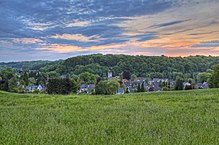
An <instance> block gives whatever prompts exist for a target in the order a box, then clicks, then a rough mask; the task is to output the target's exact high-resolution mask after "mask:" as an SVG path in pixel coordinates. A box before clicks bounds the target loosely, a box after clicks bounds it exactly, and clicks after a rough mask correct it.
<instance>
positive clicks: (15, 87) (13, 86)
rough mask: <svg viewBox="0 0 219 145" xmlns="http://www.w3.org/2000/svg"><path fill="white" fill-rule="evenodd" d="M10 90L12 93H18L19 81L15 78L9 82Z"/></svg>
mask: <svg viewBox="0 0 219 145" xmlns="http://www.w3.org/2000/svg"><path fill="white" fill-rule="evenodd" d="M8 88H9V91H10V92H15V93H17V92H18V80H17V78H16V77H15V76H14V77H13V78H11V79H10V80H9V81H8Z"/></svg>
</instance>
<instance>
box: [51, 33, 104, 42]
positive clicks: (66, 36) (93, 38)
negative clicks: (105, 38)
mask: <svg viewBox="0 0 219 145" xmlns="http://www.w3.org/2000/svg"><path fill="white" fill-rule="evenodd" d="M50 38H55V39H64V40H75V41H80V42H98V41H100V40H101V39H100V37H99V36H96V35H93V36H90V37H87V36H84V35H81V34H63V35H59V34H57V35H55V36H51V37H50Z"/></svg>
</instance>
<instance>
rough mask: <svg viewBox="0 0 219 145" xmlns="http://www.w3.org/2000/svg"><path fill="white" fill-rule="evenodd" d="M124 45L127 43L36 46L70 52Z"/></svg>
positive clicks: (42, 48) (59, 51)
mask: <svg viewBox="0 0 219 145" xmlns="http://www.w3.org/2000/svg"><path fill="white" fill-rule="evenodd" d="M123 46H125V45H124V44H111V45H100V46H91V47H79V46H72V45H58V44H52V45H49V46H44V47H40V48H36V50H49V51H54V52H58V53H68V52H80V51H91V50H102V49H112V48H120V47H123Z"/></svg>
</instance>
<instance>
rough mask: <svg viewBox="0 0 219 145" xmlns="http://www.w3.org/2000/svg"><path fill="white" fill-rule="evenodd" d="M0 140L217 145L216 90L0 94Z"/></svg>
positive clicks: (58, 144)
mask: <svg viewBox="0 0 219 145" xmlns="http://www.w3.org/2000/svg"><path fill="white" fill-rule="evenodd" d="M0 144H7V145H15V144H21V145H24V144H28V145H30V144H36V145H40V144H42V145H62V144H63V145H70V144H76V145H79V144H94V145H97V144H104V145H105V144H113V145H115V144H119V145H121V144H131V145H140V144H145V145H149V144H151V145H162V144H168V145H169V144H173V145H178V144H183V145H187V144H188V145H191V144H198V145H201V144H207V145H216V144H219V89H212V90H196V91H179V92H159V93H139V94H128V95H123V96H76V95H70V96H49V95H34V94H30V95H28V94H12V93H5V92H0Z"/></svg>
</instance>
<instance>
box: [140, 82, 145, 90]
mask: <svg viewBox="0 0 219 145" xmlns="http://www.w3.org/2000/svg"><path fill="white" fill-rule="evenodd" d="M141 92H145V89H144V83H142V84H141Z"/></svg>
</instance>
